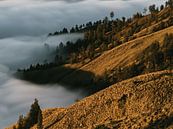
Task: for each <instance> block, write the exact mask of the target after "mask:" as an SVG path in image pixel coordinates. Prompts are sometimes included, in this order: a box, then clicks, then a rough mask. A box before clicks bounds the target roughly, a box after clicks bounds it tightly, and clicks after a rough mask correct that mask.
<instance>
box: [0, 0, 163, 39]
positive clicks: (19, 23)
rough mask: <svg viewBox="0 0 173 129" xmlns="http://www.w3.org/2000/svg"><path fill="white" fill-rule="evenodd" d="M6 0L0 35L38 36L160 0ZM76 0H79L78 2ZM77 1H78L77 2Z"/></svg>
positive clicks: (0, 4)
mask: <svg viewBox="0 0 173 129" xmlns="http://www.w3.org/2000/svg"><path fill="white" fill-rule="evenodd" d="M65 1H66V2H64V0H53V1H52V0H5V1H1V2H0V12H1V15H0V21H1V23H0V28H1V30H0V37H1V38H2V37H9V36H18V35H31V36H38V35H42V34H45V33H49V32H52V31H55V30H57V29H60V28H62V27H64V26H67V27H70V26H73V25H75V24H81V23H85V22H87V21H94V20H97V19H101V18H103V17H104V16H106V15H109V12H110V11H112V10H113V11H115V12H116V13H115V15H116V16H117V17H122V16H129V15H132V14H133V13H134V12H136V11H142V10H143V8H144V7H147V6H148V5H150V4H151V3H156V4H160V3H163V0H143V1H141V0H128V1H122V0H111V1H107V0H104V1H103V0H101V1H99V0H84V1H83V0H82V1H81V0H65ZM77 1H78V2H77ZM79 1H80V2H79Z"/></svg>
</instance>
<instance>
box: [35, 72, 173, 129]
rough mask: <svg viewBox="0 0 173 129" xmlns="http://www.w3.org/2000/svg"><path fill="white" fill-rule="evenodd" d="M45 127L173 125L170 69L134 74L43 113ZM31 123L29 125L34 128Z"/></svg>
mask: <svg viewBox="0 0 173 129" xmlns="http://www.w3.org/2000/svg"><path fill="white" fill-rule="evenodd" d="M43 117H44V120H43V126H44V128H45V129H70V128H72V129H89V128H91V129H92V128H95V127H96V126H97V125H103V124H105V126H107V127H110V128H112V127H114V128H120V129H125V128H146V129H147V128H159V127H162V128H163V127H165V128H168V127H173V122H172V119H173V71H161V72H156V73H150V74H146V75H142V76H138V77H135V78H132V79H129V80H126V81H123V82H120V83H117V84H115V85H113V86H111V87H109V88H107V89H104V90H102V91H100V92H98V93H96V94H94V95H92V96H89V97H87V98H85V99H83V100H81V101H79V102H77V103H75V104H73V105H71V106H69V107H67V108H65V109H61V110H58V109H57V110H55V109H54V111H53V112H52V114H51V115H45V114H44V115H43ZM35 128H36V126H35V127H33V129H35Z"/></svg>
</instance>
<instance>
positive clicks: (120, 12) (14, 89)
mask: <svg viewBox="0 0 173 129" xmlns="http://www.w3.org/2000/svg"><path fill="white" fill-rule="evenodd" d="M152 3H155V4H157V5H159V4H161V3H164V0H0V13H1V15H0V128H4V127H7V126H8V125H10V124H11V123H13V122H15V121H16V120H17V119H18V116H19V114H25V113H26V111H28V110H29V107H30V105H31V103H32V102H33V100H34V98H38V99H39V101H40V105H41V107H42V108H48V107H62V106H67V105H69V104H71V103H73V102H74V100H75V99H77V98H82V97H83V96H84V95H82V94H81V91H76V92H75V93H74V92H71V91H68V90H66V89H64V88H63V86H58V85H47V86H44V87H42V86H39V85H35V84H31V83H29V82H25V81H21V80H18V79H15V78H14V77H13V76H12V74H13V73H14V72H15V71H16V70H17V69H18V68H25V67H29V65H30V64H35V63H38V62H44V60H50V61H51V60H53V58H54V55H53V52H54V51H55V47H56V45H58V44H59V43H60V42H61V41H62V42H66V41H68V40H72V41H74V40H76V39H78V38H82V37H83V35H82V34H73V35H61V36H58V37H52V38H48V37H47V34H48V33H49V32H54V31H56V30H59V29H62V28H63V27H64V26H65V27H68V28H70V27H72V26H74V25H76V24H83V23H86V22H88V21H95V20H98V19H103V18H104V17H105V16H109V12H110V11H114V12H115V18H116V17H122V16H127V17H129V16H131V15H132V14H133V13H135V12H137V11H143V8H144V7H147V6H148V5H150V4H152ZM45 43H46V44H48V45H49V48H47V47H45V45H44V44H45Z"/></svg>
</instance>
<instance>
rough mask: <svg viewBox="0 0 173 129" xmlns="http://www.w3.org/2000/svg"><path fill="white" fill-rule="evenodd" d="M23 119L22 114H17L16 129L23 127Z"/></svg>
mask: <svg viewBox="0 0 173 129" xmlns="http://www.w3.org/2000/svg"><path fill="white" fill-rule="evenodd" d="M23 120H24V118H23V115H20V116H19V120H18V129H24V128H23V126H24V125H23Z"/></svg>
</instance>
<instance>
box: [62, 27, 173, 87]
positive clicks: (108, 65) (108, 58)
mask: <svg viewBox="0 0 173 129" xmlns="http://www.w3.org/2000/svg"><path fill="white" fill-rule="evenodd" d="M172 32H173V26H171V27H169V28H166V29H163V30H161V31H158V32H155V33H152V34H149V35H147V36H143V37H140V38H137V39H135V40H132V41H130V42H127V43H124V44H122V45H120V46H118V47H115V48H113V49H112V50H109V51H106V52H104V53H103V54H102V55H101V56H99V57H98V58H96V59H94V60H93V61H91V62H89V63H88V64H86V65H84V66H82V67H80V69H79V70H80V71H86V72H90V73H93V74H94V75H95V76H104V74H105V72H106V71H111V70H114V69H116V68H125V67H127V66H131V65H133V64H137V63H138V61H139V60H140V58H141V57H140V55H143V53H144V51H145V50H146V48H147V47H149V46H151V45H152V44H153V42H154V41H156V40H157V41H161V42H160V46H162V41H163V39H164V35H165V34H166V33H168V34H169V33H172ZM66 66H68V67H71V65H66ZM72 66H73V65H72ZM74 77H75V78H74ZM79 80H85V76H82V75H81V74H79V72H78V70H77V71H74V72H72V73H71V74H69V75H67V76H65V77H64V79H62V82H68V83H70V82H71V83H72V84H73V83H76V82H78V81H79ZM86 83H87V82H86ZM77 84H78V83H77Z"/></svg>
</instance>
